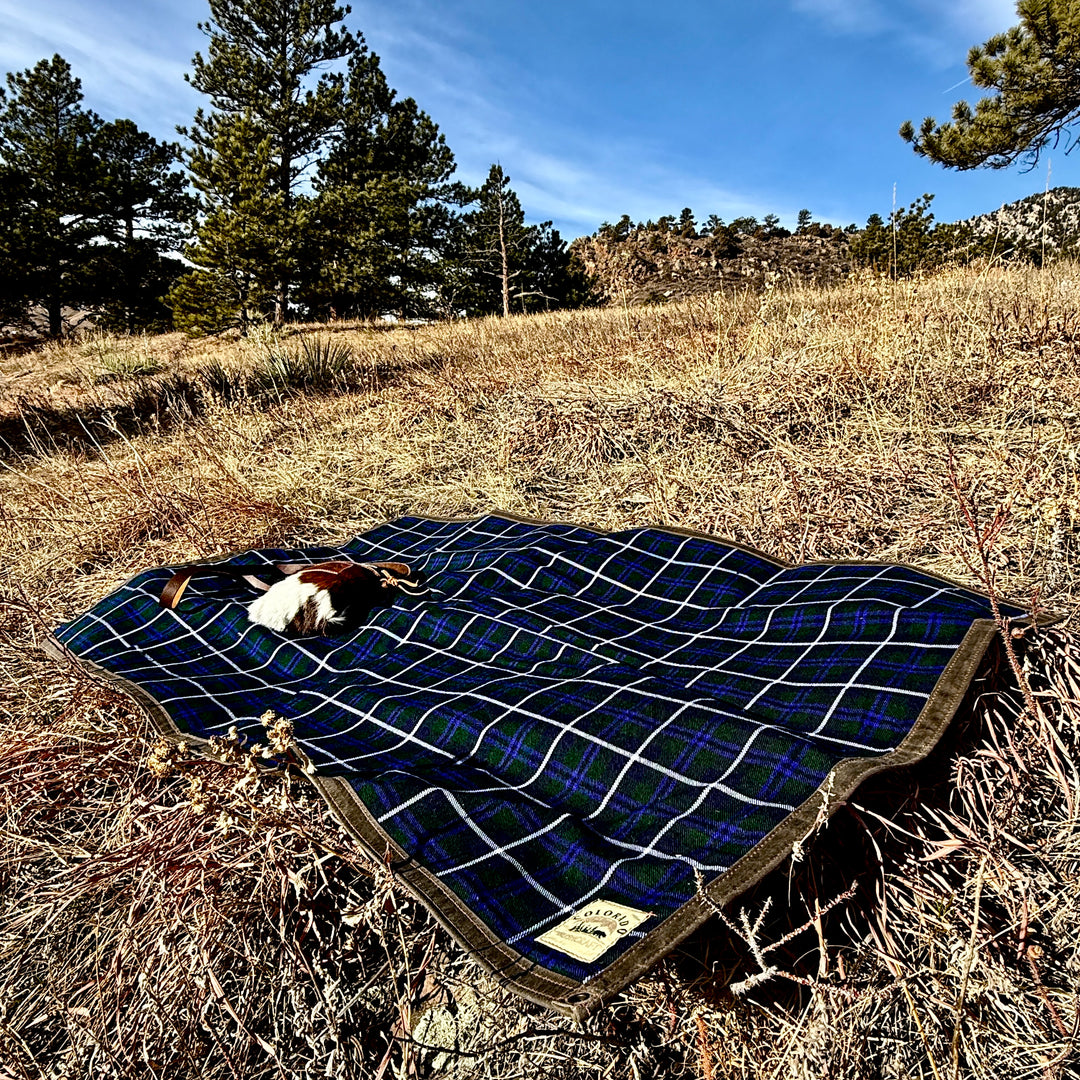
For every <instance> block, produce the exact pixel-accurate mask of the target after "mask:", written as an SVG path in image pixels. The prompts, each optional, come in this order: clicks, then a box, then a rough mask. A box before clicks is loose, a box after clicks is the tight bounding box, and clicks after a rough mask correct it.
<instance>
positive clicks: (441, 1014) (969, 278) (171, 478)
mask: <svg viewBox="0 0 1080 1080" xmlns="http://www.w3.org/2000/svg"><path fill="white" fill-rule="evenodd" d="M790 239H791V240H792V241H795V242H794V243H792V244H790V245H789V247H790V249H791V250H792V251H793V252H804V253H806V258H807V263H808V265H818V264H817V263H815V262H813V260H814V259H817V258H818V255H817V254H815V253H816V252H819V248H818V247H817V246H816V245H809V244H804V243H803V242H802V241H801V238H799V237H793V238H790ZM837 243H838V245H839V244H840V243H842V241H839V242H837ZM691 247H693V248H694V250H698V249H699V247H700V245H694V244H688V245H687V248H688V249H689V248H691ZM672 250H673V249H668V254H667V255H665V256H664V258H674V257H677V256H673V255H672V254H671V251H672ZM657 254H659V253H657ZM650 257H651V256H650ZM696 258H700V260H701V261H702V262H708V258H709V257H708V256H706V255H701V256H696ZM827 262H828V260H827V259H825V257H824V256H822V257H821V265H826V264H827ZM720 269H724V266H723V265H721V266H720ZM763 272H764V271H763ZM770 272H771V271H770ZM1077 282H1078V275H1077V268H1076V266H1075V265H1073V264H1067V263H1062V264H1059V265H1055V266H1051V267H1048V268H1046V269H1043V270H1036V269H1033V268H1031V267H1029V266H1016V267H1012V268H1009V267H1000V266H994V267H989V268H986V267H981V268H980V269H979V270H978V271H976V270H974V269H953V270H950V271H948V272H946V273H943V274H939V275H936V276H929V277H927V278H925V279H923V280H919V281H899V282H891V281H889V280H887V279H885V278H880V277H871V276H869V275H867V276H858V277H854V278H850V279H848V280H846V281H843V282H841V283H840V284H839V285H836V286H833V287H828V288H821V287H809V286H807V287H799V288H794V289H788V288H781V287H777V288H774V289H772V290H769V291H767V292H766V293H764V294H753V293H749V292H746V291H738V292H734V291H732V292H728V291H724V292H721V293H717V294H713V295H710V296H708V297H692V298H689V299H686V300H680V301H676V302H672V303H669V304H665V305H662V306H657V305H652V306H639V307H635V306H632V305H629V304H618V305H613V306H611V307H608V308H600V309H589V310H582V311H570V312H560V313H553V314H549V315H538V316H527V317H525V316H515V317H511V318H507V319H476V320H469V321H460V322H455V323H452V324H430V325H423V326H419V327H415V328H405V327H398V328H391V329H379V328H374V327H371V326H370V325H364V324H359V323H358V324H351V325H350V324H343V323H339V324H335V326H334V327H333V328H332V329H328V328H326V327H321V328H316V327H307V328H304V327H296V328H290V329H289V330H288V332H287V333H284V334H275V333H273V332H272V331H270V330H268V329H264V330H260V331H259V332H258V333H257V334H253V335H252V336H250V337H248V338H246V339H238V338H229V337H220V338H214V339H199V340H194V341H193V340H190V339H184V338H182V337H181V336H180V335H178V334H173V335H167V336H163V337H141V338H125V337H115V336H107V335H95V336H92V337H90V338H88V339H87V340H85V341H82V342H76V343H71V344H68V345H66V346H63V347H60V346H52V345H50V346H47V347H45V348H43V349H41V350H39V351H38V352H34V353H27V354H24V355H22V356H19V357H11V356H6V357H5V356H0V464H2V465H3V468H2V469H0V670H3V672H4V674H5V678H4V680H3V681H2V682H0V829H2V830H3V840H2V842H0V1075H4V1076H8V1075H10V1076H16V1077H19V1078H20V1080H46V1078H56V1077H60V1076H64V1077H67V1078H68V1080H84V1078H85V1080H146V1078H147V1077H149V1076H154V1077H156V1078H160V1080H196V1078H199V1080H226V1078H230V1080H241V1078H242V1080H263V1078H265V1080H272V1078H280V1077H289V1078H292V1077H312V1078H314V1077H334V1078H340V1080H375V1078H379V1080H391V1078H393V1077H401V1078H409V1077H415V1078H419V1077H430V1076H445V1077H452V1078H453V1080H466V1078H476V1080H510V1078H514V1080H542V1078H544V1080H546V1078H550V1077H560V1078H565V1080H577V1078H581V1080H601V1078H604V1077H634V1078H636V1080H669V1078H672V1077H684V1078H687V1080H689V1078H700V1080H711V1078H714V1077H724V1078H726V1080H811V1078H820V1077H830V1078H831V1080H881V1078H883V1077H887V1078H890V1080H907V1078H914V1077H931V1076H934V1077H939V1078H944V1077H950V1078H953V1080H990V1078H993V1080H997V1078H1000V1077H1010V1076H1015V1077H1021V1076H1023V1077H1028V1076H1047V1077H1058V1078H1062V1080H1077V1078H1078V1077H1080V1065H1078V1060H1080V1059H1078V1044H1077V1037H1076V1032H1075V1024H1074V1021H1075V1017H1076V1016H1077V1015H1078V1013H1080V996H1078V989H1077V988H1078V985H1080V979H1078V975H1080V893H1078V891H1077V888H1076V883H1077V881H1078V880H1080V845H1078V844H1077V842H1076V838H1077V836H1078V835H1080V772H1078V763H1080V715H1078V712H1077V708H1076V701H1077V700H1078V699H1080V675H1078V672H1077V666H1076V662H1075V657H1076V655H1077V649H1076V638H1075V636H1073V635H1074V634H1075V631H1076V630H1077V629H1078V628H1080V569H1078V567H1080V561H1078V560H1080V499H1078V492H1080V464H1078V460H1077V453H1076V447H1077V445H1078V444H1080V376H1078V371H1080V367H1078V363H1077V361H1078V357H1080V321H1078V315H1077V312H1078V311H1080V286H1078V284H1077ZM499 509H501V510H505V511H509V512H511V513H515V514H518V515H524V516H529V517H534V518H544V519H554V520H558V521H562V522H571V523H576V524H579V525H585V526H594V527H596V528H599V529H603V530H616V529H626V528H632V527H636V526H646V525H660V526H675V527H682V528H689V529H695V530H700V531H702V532H705V533H708V534H711V535H714V536H718V537H729V538H732V539H734V540H736V541H738V542H740V543H742V544H745V545H747V546H751V547H754V548H756V549H758V550H760V551H763V552H765V553H766V554H770V555H773V556H776V557H778V558H780V559H784V560H788V561H791V562H796V563H801V562H804V561H808V560H815V559H819V560H886V561H902V562H906V563H909V564H912V565H914V566H917V567H919V568H921V569H924V570H927V571H931V572H937V573H941V574H945V575H949V576H951V577H952V578H954V579H956V580H959V581H961V582H963V583H966V584H967V585H969V586H972V587H974V588H979V589H983V590H986V589H992V590H993V591H994V593H995V595H998V596H1000V597H1003V598H1005V599H1009V600H1013V601H1015V602H1017V603H1018V604H1020V605H1023V606H1025V607H1027V606H1029V605H1030V604H1031V603H1032V602H1033V601H1032V598H1033V597H1034V596H1036V595H1037V596H1038V598H1039V599H1038V603H1039V604H1041V605H1043V606H1044V607H1045V608H1049V609H1050V610H1053V611H1057V612H1060V613H1061V614H1062V615H1064V616H1066V621H1065V622H1064V623H1063V624H1062V625H1061V626H1060V627H1058V628H1049V629H1047V628H1045V627H1044V628H1042V629H1040V630H1039V631H1037V632H1028V633H1025V634H1024V635H1023V636H1022V637H1013V636H1012V635H1009V636H1003V637H1002V639H1001V643H1000V645H999V646H998V649H999V651H998V652H995V653H994V654H993V658H994V662H993V663H991V664H989V665H988V666H987V667H986V668H985V669H984V671H983V672H982V674H981V675H980V677H979V681H978V682H977V684H976V692H974V693H972V694H971V695H970V696H969V698H968V699H966V701H965V704H964V705H963V706H962V707H961V712H960V713H959V714H958V719H957V721H956V723H955V724H954V725H953V728H952V729H951V734H950V736H949V737H948V738H946V739H945V740H944V742H943V744H942V745H941V747H940V748H939V750H937V751H935V753H934V755H933V756H932V757H931V758H930V759H928V760H927V761H926V762H925V763H923V764H921V765H920V766H919V767H918V768H916V769H913V770H910V772H909V773H908V774H904V775H894V776H893V777H892V778H891V779H889V780H888V782H885V781H884V780H883V781H882V782H881V783H876V782H873V781H872V782H868V783H867V785H866V786H865V787H864V788H860V789H859V791H858V792H856V794H855V796H854V797H853V798H852V799H851V800H849V802H848V803H847V804H845V805H842V806H837V807H836V808H835V809H836V813H835V814H834V815H833V816H832V817H831V818H830V819H829V820H828V825H827V827H825V826H823V825H822V826H819V827H815V828H814V829H813V830H812V831H811V833H810V834H809V835H808V836H807V837H806V839H805V842H804V843H803V844H802V845H801V848H800V852H799V854H798V857H797V858H796V857H793V858H788V859H786V860H785V861H784V862H783V863H782V864H781V865H780V866H779V867H778V868H777V870H776V871H775V872H774V873H773V874H771V875H770V877H769V878H767V879H766V880H765V881H764V882H762V883H761V885H760V886H759V887H757V888H756V890H755V891H754V892H753V893H752V894H750V895H748V896H745V897H743V898H741V899H740V900H738V901H737V902H735V903H734V904H732V905H731V906H730V907H729V908H728V909H726V910H725V912H724V915H725V918H726V922H725V921H724V920H723V919H721V918H719V917H718V918H716V919H713V920H712V921H711V922H710V923H709V924H708V925H707V926H706V927H704V928H702V929H701V930H700V931H698V932H697V933H696V934H695V936H694V937H693V938H691V939H689V940H687V941H686V942H684V943H683V945H681V946H680V947H679V948H678V949H677V950H676V951H675V952H674V953H673V954H672V955H670V956H669V957H668V958H667V959H666V960H664V961H663V962H662V963H660V964H658V965H657V966H656V968H655V969H653V970H652V971H651V972H650V974H649V975H647V976H646V977H645V978H643V979H642V980H640V981H639V982H638V983H636V984H635V985H633V986H632V987H630V988H629V989H627V990H626V991H625V992H624V993H622V994H619V995H617V996H616V997H615V998H614V1000H613V1001H612V1002H611V1003H610V1005H608V1006H607V1007H606V1008H604V1009H603V1010H601V1011H600V1012H599V1013H597V1014H596V1015H594V1016H592V1017H590V1018H589V1019H588V1020H586V1021H584V1022H583V1023H582V1024H580V1025H575V1024H574V1023H572V1022H571V1021H569V1020H567V1019H564V1018H560V1017H557V1016H553V1015H551V1014H548V1013H545V1012H544V1011H543V1010H541V1009H540V1008H539V1007H537V1006H534V1005H532V1004H529V1003H528V1002H526V1001H524V1000H523V999H520V998H517V997H514V996H512V995H510V994H509V993H508V992H507V991H506V989H505V987H504V986H502V985H500V983H499V982H498V981H497V979H495V978H492V977H491V976H489V975H488V974H486V973H485V972H484V971H483V970H482V969H481V968H480V967H479V965H478V964H477V962H476V961H475V960H473V959H471V958H470V957H469V956H468V955H466V954H465V953H464V952H463V951H462V949H461V948H460V947H459V946H458V945H457V944H455V942H454V941H453V940H452V939H451V938H450V937H449V936H448V935H447V934H446V933H445V932H444V930H443V929H442V928H441V927H440V926H439V925H438V924H437V923H436V922H435V921H434V919H433V918H432V917H431V916H430V915H429V914H428V913H427V911H426V909H425V908H423V907H422V906H421V905H420V904H418V903H417V902H416V901H415V900H413V899H411V898H410V896H409V894H408V893H406V892H405V891H404V890H403V889H402V887H401V886H400V884H399V883H398V882H397V880H396V879H395V878H394V877H393V876H392V875H391V873H390V872H389V870H388V869H387V866H386V864H385V863H383V862H381V861H379V860H372V859H370V858H368V857H367V856H366V855H365V854H364V853H363V852H362V851H361V850H360V848H359V847H358V846H357V844H356V843H355V842H354V841H353V840H352V839H351V838H350V837H349V836H348V835H347V834H345V833H344V832H343V831H342V830H341V828H340V827H339V826H337V824H336V823H335V821H334V820H333V818H332V817H331V816H330V814H329V813H328V811H327V810H326V807H325V806H324V805H323V804H322V803H321V801H319V800H318V799H316V798H313V797H312V795H311V791H310V787H309V786H308V784H307V783H306V781H305V780H304V778H303V777H301V776H299V775H295V776H291V777H282V776H280V775H278V774H276V773H263V772H260V771H259V770H258V769H256V767H255V764H254V761H253V759H252V758H251V756H250V755H247V754H244V753H241V752H240V751H239V749H238V748H237V747H236V746H235V745H233V744H232V743H230V742H229V741H228V739H224V740H223V742H222V745H221V748H220V749H221V757H222V759H221V760H218V761H210V760H206V759H203V758H200V757H198V756H197V755H195V754H194V753H192V752H191V751H190V750H181V749H179V748H176V747H169V746H167V745H163V744H160V743H157V742H156V738H155V737H154V736H153V735H152V734H151V729H150V728H149V726H148V724H147V721H146V718H145V717H144V716H143V714H142V713H141V711H140V710H139V708H138V707H137V706H136V705H135V703H134V702H133V701H132V700H130V699H129V698H128V697H127V696H126V695H125V694H123V693H122V692H120V691H119V690H117V688H116V687H115V686H113V685H111V684H109V683H106V682H104V681H102V680H100V679H98V678H95V677H94V676H92V675H89V674H87V673H86V672H85V671H84V670H82V669H81V668H79V667H77V666H75V665H65V664H63V663H60V662H59V661H57V660H56V659H53V658H51V657H50V656H49V655H47V654H46V652H45V650H44V649H43V642H44V639H45V636H46V634H47V633H48V632H49V630H50V629H51V628H53V627H55V626H56V625H57V624H59V623H60V622H61V621H63V620H66V619H69V618H72V617H74V616H76V615H77V614H79V613H81V612H83V611H85V610H86V609H87V608H88V607H89V606H90V605H92V604H94V603H95V602H97V601H98V600H99V599H100V598H102V597H103V596H105V595H106V594H108V593H109V592H110V591H111V590H113V589H115V588H117V587H118V586H119V585H121V584H122V583H123V582H125V581H126V580H128V579H129V578H130V577H131V576H132V575H134V574H135V573H136V572H138V571H140V570H142V569H145V568H148V567H156V566H165V565H182V564H186V563H189V562H191V561H193V560H196V559H210V558H215V557H218V556H221V555H223V554H225V553H228V552H234V551H238V550H244V549H247V548H252V547H269V546H275V547H282V548H290V547H293V546H302V545H312V544H333V543H338V542H341V541H343V540H345V539H346V538H348V537H351V536H355V535H356V534H358V533H361V532H363V531H364V530H367V529H370V528H372V527H373V526H375V525H377V524H380V523H382V522H384V521H386V520H388V519H392V518H395V517H398V516H402V515H406V514H416V515H431V516H448V517H449V516H457V517H465V516H477V515H481V514H484V513H487V512H490V511H493V510H499ZM1006 643H1008V644H1009V645H1011V646H1012V648H1013V649H1014V650H1018V654H1017V659H1016V662H1017V665H1018V666H1019V667H1020V668H1021V670H1022V671H1023V672H1025V673H1026V674H1025V676H1024V678H1025V680H1026V682H1025V685H1026V687H1027V688H1028V689H1030V690H1032V692H1033V693H1034V694H1036V695H1038V696H1037V697H1031V698H1030V702H1033V703H1034V704H1032V705H1030V706H1029V703H1026V702H1025V700H1024V699H1023V698H1022V696H1021V693H1020V688H1018V687H1017V686H1016V685H1014V683H1013V682H1010V680H1013V679H1015V676H1014V675H1013V673H1012V668H1011V666H1010V663H1009V661H1008V657H1007V655H1006V654H1005V647H1006ZM1070 650H1071V652H1070ZM997 690H1000V693H995V692H993V691H997ZM984 691H985V693H984ZM823 798H824V796H823ZM744 910H745V912H746V914H745V915H744V914H740V912H742V911H744Z"/></svg>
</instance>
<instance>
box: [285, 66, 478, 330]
mask: <svg viewBox="0 0 1080 1080" xmlns="http://www.w3.org/2000/svg"><path fill="white" fill-rule="evenodd" d="M454 168H455V165H454V156H453V154H452V153H451V152H450V148H449V147H448V146H447V145H446V141H445V139H444V138H443V136H442V135H441V134H440V133H439V129H438V127H437V126H436V124H435V123H434V122H433V121H432V120H431V118H430V117H429V116H428V115H427V114H426V113H424V112H422V111H421V110H420V108H419V107H418V106H417V104H416V102H415V101H414V100H413V99H412V98H404V99H398V97H397V95H396V93H395V92H394V91H393V90H392V89H391V88H390V87H389V86H388V85H387V82H386V78H385V76H384V75H383V72H382V70H381V68H380V66H379V58H378V57H377V56H375V55H374V54H373V53H371V52H369V51H368V50H367V48H366V47H364V46H362V45H358V47H357V48H356V49H355V50H354V51H353V54H352V55H351V56H350V58H349V70H348V80H347V86H346V94H345V99H344V105H343V109H342V123H341V128H340V131H339V132H338V134H337V135H336V136H335V138H334V139H333V141H332V143H331V145H330V149H329V152H328V154H327V156H326V158H325V160H324V161H323V162H322V163H321V164H320V167H319V175H318V178H317V180H316V184H315V186H316V189H317V191H318V193H319V194H318V198H317V200H316V205H315V216H316V220H317V228H318V233H319V236H320V257H319V259H318V261H317V264H318V267H319V270H320V273H319V276H318V277H317V278H315V279H314V280H312V281H311V282H310V283H309V285H308V286H307V287H306V288H305V296H306V297H307V300H308V306H309V308H311V309H312V310H321V311H330V310H332V311H334V312H335V313H336V314H338V315H344V314H356V315H360V316H362V317H372V316H376V315H380V314H384V313H387V312H396V313H397V314H399V315H401V316H408V315H423V314H429V313H430V309H431V299H432V296H433V295H434V290H435V288H436V286H437V285H438V283H439V281H440V263H441V260H442V258H443V255H444V249H445V247H446V245H447V243H448V230H449V226H450V219H451V217H452V214H453V209H452V208H453V206H454V205H459V204H460V203H461V202H462V201H467V198H468V196H463V194H462V188H461V186H460V185H457V184H453V183H451V182H450V176H451V175H452V174H453V172H454Z"/></svg>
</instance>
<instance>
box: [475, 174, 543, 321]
mask: <svg viewBox="0 0 1080 1080" xmlns="http://www.w3.org/2000/svg"><path fill="white" fill-rule="evenodd" d="M476 203H477V208H476V209H475V210H473V211H472V212H471V213H469V214H467V215H466V216H465V222H466V229H467V232H468V235H469V238H470V239H469V248H470V251H469V259H470V262H471V264H472V266H473V268H474V271H475V275H476V276H475V279H474V280H475V292H476V298H475V299H476V302H477V304H478V305H479V307H480V309H481V310H486V311H501V314H503V315H509V314H510V289H511V286H514V285H516V282H517V279H518V278H519V277H520V276H521V274H522V272H523V269H524V264H525V261H526V258H527V255H528V253H529V250H530V248H531V247H532V244H533V241H534V234H533V231H532V230H531V229H530V228H529V226H527V225H526V224H525V214H524V213H523V212H522V209H521V201H520V200H519V199H518V197H517V195H516V194H515V193H514V191H513V189H512V188H511V187H510V177H509V176H507V175H506V174H505V173H504V172H503V170H502V166H501V165H492V166H491V169H490V171H489V172H488V178H487V180H486V181H485V182H484V186H483V187H482V188H480V191H479V193H478V195H477V199H476ZM492 287H494V290H493V288H492ZM493 291H494V295H497V296H498V303H497V305H496V304H495V303H492V300H493V298H494V296H493Z"/></svg>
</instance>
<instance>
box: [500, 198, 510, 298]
mask: <svg viewBox="0 0 1080 1080" xmlns="http://www.w3.org/2000/svg"><path fill="white" fill-rule="evenodd" d="M499 254H500V256H502V302H503V312H502V313H503V318H505V317H506V316H507V315H509V314H510V263H509V260H508V259H507V257H506V224H505V217H504V214H503V199H502V195H501V194H500V196H499Z"/></svg>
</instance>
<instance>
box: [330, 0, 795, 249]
mask: <svg viewBox="0 0 1080 1080" xmlns="http://www.w3.org/2000/svg"><path fill="white" fill-rule="evenodd" d="M354 8H355V9H356V14H355V16H354V17H353V19H351V20H350V22H355V23H356V24H357V25H361V26H363V27H364V32H365V36H366V37H367V40H368V42H369V44H370V45H371V46H372V48H373V49H374V50H375V51H376V52H377V53H379V55H380V57H381V58H382V62H383V68H384V70H385V71H386V72H387V77H388V78H389V81H390V84H391V85H392V86H395V87H398V88H399V89H400V90H401V92H402V93H404V94H408V95H411V96H413V97H415V98H416V99H417V101H418V102H419V103H420V105H421V107H422V108H424V109H426V110H427V111H429V112H430V113H431V115H432V118H433V119H434V120H435V122H436V123H438V124H439V127H440V129H441V130H442V131H443V133H444V134H445V135H446V140H447V142H448V143H449V144H450V146H451V147H452V148H453V149H454V152H455V154H456V157H457V162H458V171H459V176H460V178H461V179H462V180H463V181H464V182H466V183H469V184H476V185H479V184H481V183H482V182H483V181H484V179H486V177H487V173H488V169H489V167H490V166H491V165H492V164H493V163H495V162H498V163H499V164H501V165H502V167H503V169H504V170H505V171H506V172H507V173H508V174H509V176H510V183H511V186H512V187H513V188H514V190H515V191H516V192H517V193H518V195H519V197H520V198H521V202H522V206H523V208H524V210H525V213H526V215H527V217H528V218H529V220H530V221H543V220H547V219H549V218H550V219H553V220H554V222H555V225H556V227H557V228H558V229H560V231H562V232H563V234H564V236H566V237H568V238H569V237H571V236H576V235H579V234H581V233H587V232H592V231H593V230H594V229H596V227H597V226H598V225H599V224H600V222H601V221H603V220H605V219H611V218H618V217H619V216H620V215H622V214H624V213H625V214H629V215H630V216H631V217H633V218H634V219H635V220H642V221H644V220H647V219H649V218H654V219H655V218H657V217H660V216H661V215H663V214H677V213H678V212H679V210H680V209H681V208H682V207H684V206H688V205H689V206H691V207H693V208H694V209H695V211H697V212H698V213H700V214H703V215H708V214H711V213H716V214H720V215H721V216H722V217H725V218H727V219H729V220H730V219H731V218H732V217H737V216H740V215H745V214H752V215H754V216H756V217H761V216H764V215H765V214H767V213H770V212H776V213H780V214H783V213H785V210H784V208H783V207H773V206H763V205H762V203H761V201H760V200H759V199H757V198H751V197H749V196H746V195H744V194H742V193H740V192H739V191H737V190H733V189H728V188H726V187H724V186H723V185H722V184H717V183H716V182H714V181H712V180H710V179H708V178H707V177H704V176H702V175H700V174H698V173H696V172H695V171H694V170H693V169H692V168H685V169H681V168H679V167H677V166H675V165H671V164H667V165H656V164H653V163H654V162H657V161H663V160H665V159H666V158H668V157H669V155H666V154H665V153H663V152H661V150H660V149H659V148H658V147H656V146H653V145H649V144H648V143H647V141H646V140H644V139H640V140H639V139H622V140H618V139H615V138H613V137H612V136H611V135H610V134H607V135H605V137H604V139H602V140H597V139H593V138H588V137H586V136H585V135H583V134H581V133H580V131H579V128H578V126H576V125H575V124H573V123H567V124H562V123H560V122H559V121H558V120H557V119H541V117H542V116H549V117H550V116H557V115H558V110H557V109H550V108H549V107H548V106H549V102H548V101H547V100H545V96H546V95H547V94H548V93H549V89H548V88H547V87H546V86H545V85H541V84H539V83H537V84H535V85H530V83H529V81H528V79H529V77H528V75H527V74H526V73H523V72H522V71H520V70H516V69H515V70H510V69H508V68H507V67H505V66H504V63H503V60H502V58H501V57H500V56H499V55H498V54H497V53H493V52H491V50H490V42H488V41H487V40H485V39H484V38H482V37H480V36H478V35H475V34H474V33H473V32H472V31H471V30H470V28H469V27H467V26H465V25H464V24H462V23H456V22H454V21H452V20H451V19H449V17H447V16H446V14H445V11H444V10H443V9H440V8H437V7H436V5H435V4H434V3H432V2H431V0H400V2H399V3H398V4H396V5H393V6H390V5H385V4H375V3H370V2H365V0H359V2H354ZM507 88H511V90H510V91H508V89H507ZM510 95H512V97H513V101H512V102H511V101H510V100H509V98H510ZM790 216H792V217H794V211H792V212H791V215H790Z"/></svg>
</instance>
